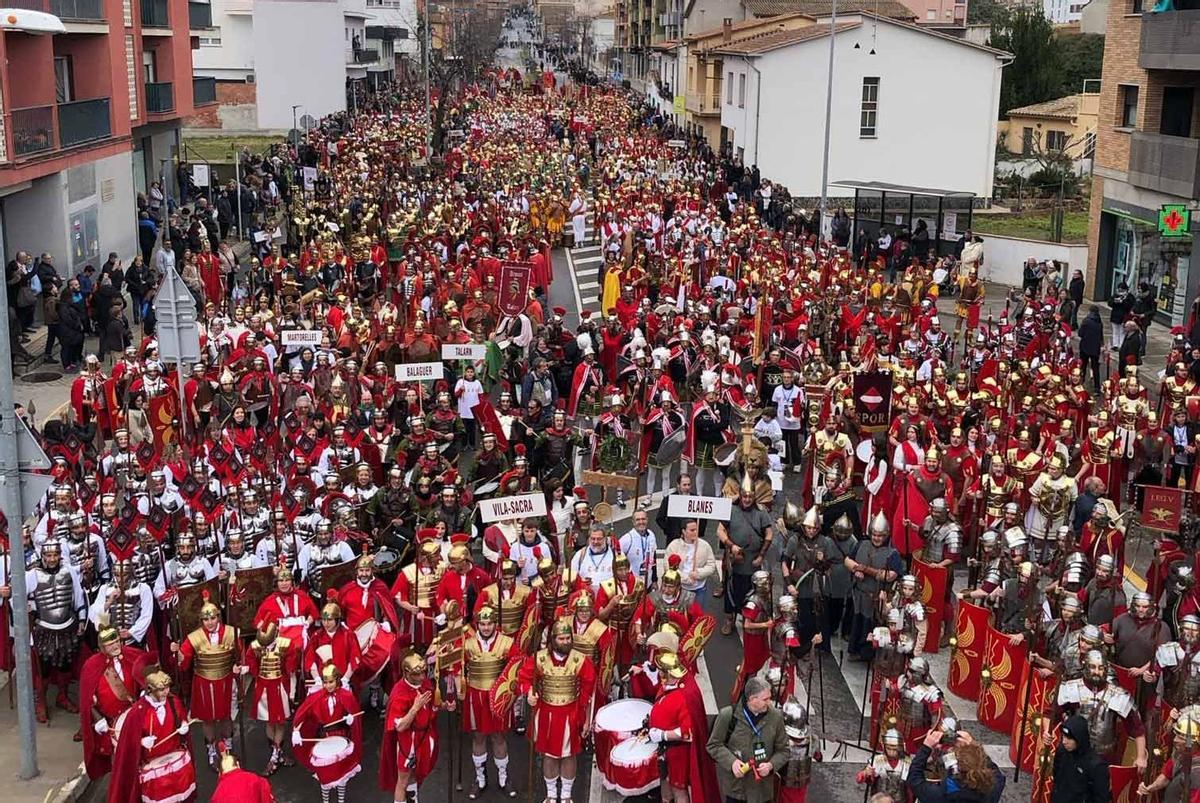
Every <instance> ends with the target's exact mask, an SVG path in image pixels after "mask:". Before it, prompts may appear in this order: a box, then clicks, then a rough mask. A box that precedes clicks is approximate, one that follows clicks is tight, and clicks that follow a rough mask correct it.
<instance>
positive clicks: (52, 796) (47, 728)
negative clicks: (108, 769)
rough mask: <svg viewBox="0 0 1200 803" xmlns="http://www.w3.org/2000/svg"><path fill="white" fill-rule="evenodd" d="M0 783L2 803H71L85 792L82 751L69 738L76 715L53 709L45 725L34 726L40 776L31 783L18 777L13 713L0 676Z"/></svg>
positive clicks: (18, 752)
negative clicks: (0, 786)
mask: <svg viewBox="0 0 1200 803" xmlns="http://www.w3.org/2000/svg"><path fill="white" fill-rule="evenodd" d="M0 678H3V680H2V681H0V782H3V783H4V791H3V792H2V793H0V799H3V800H4V801H6V803H73V801H75V800H78V799H79V797H81V796H82V795H83V793H84V792H86V791H87V789H88V779H87V776H86V775H84V774H83V764H82V763H81V762H82V759H83V748H82V747H81V746H80V745H79V743H78V742H75V741H74V740H73V739H72V737H73V736H74V735H75V731H76V729H78V727H79V715H78V714H68V713H67V712H66V711H63V710H61V709H55V710H54V711H52V712H51V715H50V724H49V725H38V726H37V736H36V739H37V751H38V756H37V760H38V768H39V769H40V770H41V775H39V776H38V777H36V778H34V779H33V780H32V781H22V780H20V779H19V777H18V773H19V772H20V769H21V746H20V744H19V741H18V739H19V737H18V735H17V710H16V708H15V707H13V708H9V705H8V700H7V698H8V677H7V675H0Z"/></svg>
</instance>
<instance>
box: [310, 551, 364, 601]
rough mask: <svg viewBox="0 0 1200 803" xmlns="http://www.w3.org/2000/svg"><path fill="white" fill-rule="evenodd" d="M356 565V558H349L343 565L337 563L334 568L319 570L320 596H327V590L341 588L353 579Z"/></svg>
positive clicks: (328, 567)
mask: <svg viewBox="0 0 1200 803" xmlns="http://www.w3.org/2000/svg"><path fill="white" fill-rule="evenodd" d="M357 565H358V558H351V559H350V560H348V561H346V562H345V563H339V564H337V565H336V566H326V567H325V568H323V569H321V579H320V582H319V584H318V585H320V587H321V596H322V597H325V596H328V595H329V589H331V588H341V587H342V586H344V585H346V583H349V582H350V581H351V580H353V579H354V569H355V567H356V566H357Z"/></svg>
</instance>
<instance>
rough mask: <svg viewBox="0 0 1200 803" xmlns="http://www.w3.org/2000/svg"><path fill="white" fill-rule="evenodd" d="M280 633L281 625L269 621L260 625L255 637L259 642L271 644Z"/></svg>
mask: <svg viewBox="0 0 1200 803" xmlns="http://www.w3.org/2000/svg"><path fill="white" fill-rule="evenodd" d="M278 635H279V625H278V624H276V623H275V622H267V623H266V624H263V625H259V627H258V630H257V631H256V633H255V639H256V640H257V641H258V643H259V644H270V643H271V642H272V641H274V640H275V637H276V636H278Z"/></svg>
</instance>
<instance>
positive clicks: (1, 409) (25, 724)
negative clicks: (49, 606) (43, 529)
mask: <svg viewBox="0 0 1200 803" xmlns="http://www.w3.org/2000/svg"><path fill="white" fill-rule="evenodd" d="M0 305H2V306H0V309H3V310H5V312H4V313H3V314H2V315H0V503H2V504H0V506H2V507H3V508H4V511H5V518H6V520H7V521H8V583H9V587H10V588H11V589H12V595H11V598H10V599H9V602H10V603H11V609H12V611H13V612H14V615H13V618H12V620H13V644H14V645H16V648H15V649H14V650H13V659H14V661H15V662H16V666H15V667H14V670H13V675H12V676H11V677H10V678H9V683H16V692H17V740H18V741H19V742H20V744H21V769H20V777H21V779H22V780H24V781H29V780H32V779H34V778H36V777H37V776H38V775H40V774H41V771H40V770H39V769H38V765H37V732H36V730H35V727H36V726H35V720H34V716H33V665H32V663H31V661H32V659H33V655H32V650H30V649H29V645H30V644H31V643H32V642H30V640H29V638H30V637H29V617H28V616H26V615H25V612H26V611H28V610H29V593H28V589H26V587H25V541H24V539H23V538H22V537H21V524H22V522H23V520H24V519H25V505H24V504H23V503H22V500H21V469H20V461H21V456H20V454H19V451H20V449H19V447H18V445H17V416H16V411H15V407H14V405H13V373H12V359H11V357H10V355H11V354H12V341H11V337H10V330H9V328H8V312H7V311H8V287H7V286H0ZM18 611H19V613H17V612H18Z"/></svg>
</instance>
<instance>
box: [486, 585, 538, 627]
mask: <svg viewBox="0 0 1200 803" xmlns="http://www.w3.org/2000/svg"><path fill="white" fill-rule="evenodd" d="M483 593H484V595H485V596H486V598H487V601H488V602H489V603H491V605H492V606H493V607H495V609H496V611H497V612H498V613H499V614H500V630H501V631H503V632H504V634H505V635H507V636H512V635H515V634H516V632H517V631H518V630H520V629H521V623H522V622H523V621H524V620H525V606H526V604H527V603H528V602H529V595H530V594H531V593H533V592H532V591H530V590H529V586H524V585H521V584H520V583H518V584H517V587H516V588H515V589H514V590H513V595H512V597H511V598H509V599H506V600H504V604H503V605H501V604H500V586H499V585H495V584H493V585H490V586H488V587H487V588H486V589H484V592H483Z"/></svg>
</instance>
